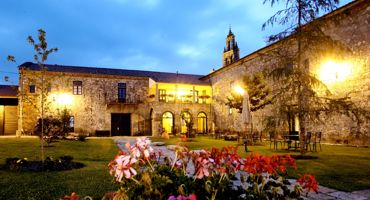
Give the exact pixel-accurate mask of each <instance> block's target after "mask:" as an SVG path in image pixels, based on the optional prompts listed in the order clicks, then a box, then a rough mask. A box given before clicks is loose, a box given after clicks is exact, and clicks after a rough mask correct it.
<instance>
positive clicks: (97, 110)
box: [19, 70, 211, 136]
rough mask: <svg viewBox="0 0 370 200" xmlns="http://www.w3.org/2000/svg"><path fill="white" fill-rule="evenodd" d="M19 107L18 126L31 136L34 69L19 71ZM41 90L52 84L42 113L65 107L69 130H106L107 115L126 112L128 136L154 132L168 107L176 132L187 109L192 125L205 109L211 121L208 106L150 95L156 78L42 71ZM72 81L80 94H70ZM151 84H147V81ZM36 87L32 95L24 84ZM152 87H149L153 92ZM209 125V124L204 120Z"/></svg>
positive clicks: (36, 100)
mask: <svg viewBox="0 0 370 200" xmlns="http://www.w3.org/2000/svg"><path fill="white" fill-rule="evenodd" d="M20 74H21V78H20V82H21V83H22V84H21V87H20V88H21V91H23V92H22V93H24V95H21V96H20V98H21V100H20V101H21V102H22V103H21V104H20V111H21V112H22V115H19V116H23V117H22V120H21V123H20V124H19V129H22V130H23V132H24V133H25V134H33V129H34V127H35V124H36V122H37V119H38V118H39V117H40V116H41V112H40V109H41V106H40V105H41V103H40V99H41V98H40V91H41V81H40V80H41V74H40V72H38V71H28V70H23V71H21V73H20ZM45 78H46V79H45V88H47V87H48V86H49V85H50V86H51V91H50V92H48V94H47V96H48V97H47V101H46V103H45V105H46V106H45V116H49V115H53V116H56V115H58V113H59V111H61V110H62V109H64V108H67V109H68V110H70V113H71V115H72V116H73V117H74V130H75V132H77V133H83V134H89V135H95V131H97V130H98V131H100V130H108V131H111V114H112V113H130V114H131V135H155V136H159V135H160V134H161V133H162V115H163V113H164V112H166V111H169V112H171V113H173V114H174V119H175V122H174V124H175V132H176V133H180V130H181V125H182V124H183V122H182V121H181V117H180V116H181V113H182V112H183V111H187V112H189V113H190V114H191V116H192V117H193V121H194V127H193V129H197V122H198V120H197V115H198V114H199V113H200V112H204V113H205V114H206V115H207V117H208V119H210V116H211V112H210V104H209V103H207V104H202V103H181V102H177V103H169V102H167V103H165V102H159V101H158V97H149V96H150V95H155V94H156V92H155V84H156V83H155V82H153V80H150V79H149V78H142V77H123V76H112V75H93V74H79V73H55V72H46V76H45ZM73 81H82V95H73ZM149 81H152V83H151V85H152V87H149V85H150V83H149ZM118 83H126V91H127V94H126V103H121V102H118ZM30 84H35V85H36V93H34V94H32V93H29V85H30ZM153 85H154V91H153ZM201 87H204V86H201ZM63 95H64V97H65V96H66V95H67V97H69V98H70V99H71V103H68V104H63V103H62V101H63V100H61V99H60V98H61V96H63ZM207 123H208V124H207V127H208V129H209V128H210V127H211V123H210V120H208V121H207Z"/></svg>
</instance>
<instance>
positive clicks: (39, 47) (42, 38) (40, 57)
mask: <svg viewBox="0 0 370 200" xmlns="http://www.w3.org/2000/svg"><path fill="white" fill-rule="evenodd" d="M37 39H38V41H37V42H35V40H34V38H33V37H32V36H28V37H27V41H28V43H29V44H30V45H31V46H32V47H33V48H34V50H35V54H34V55H33V59H34V61H35V62H36V64H37V65H38V66H39V67H40V68H41V74H40V77H39V82H40V84H41V88H40V89H41V92H40V95H41V96H40V108H39V109H37V110H38V111H39V112H40V118H41V160H42V161H44V160H45V152H44V142H43V140H44V118H45V107H46V98H47V94H48V85H47V81H46V80H45V73H46V71H47V70H48V69H47V67H46V66H45V61H46V60H47V59H48V56H49V55H50V54H52V53H54V52H56V51H58V49H57V48H49V49H48V44H47V41H46V32H45V31H44V30H43V29H39V30H38V37H37ZM8 61H10V62H15V57H14V56H12V55H9V56H8ZM21 95H22V96H23V97H24V96H25V95H23V94H21ZM31 103H33V105H34V106H35V107H37V105H38V104H37V102H32V100H31Z"/></svg>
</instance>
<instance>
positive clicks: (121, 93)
mask: <svg viewBox="0 0 370 200" xmlns="http://www.w3.org/2000/svg"><path fill="white" fill-rule="evenodd" d="M118 102H126V83H118Z"/></svg>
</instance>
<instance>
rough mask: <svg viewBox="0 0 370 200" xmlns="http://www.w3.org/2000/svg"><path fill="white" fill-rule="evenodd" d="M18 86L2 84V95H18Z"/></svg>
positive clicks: (0, 88) (0, 92)
mask: <svg viewBox="0 0 370 200" xmlns="http://www.w3.org/2000/svg"><path fill="white" fill-rule="evenodd" d="M17 91H18V86H16V85H0V97H17Z"/></svg>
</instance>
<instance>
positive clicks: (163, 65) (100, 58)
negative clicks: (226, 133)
mask: <svg viewBox="0 0 370 200" xmlns="http://www.w3.org/2000/svg"><path fill="white" fill-rule="evenodd" d="M262 2H263V0H186V1H185V0H62V1H58V0H32V1H30V0H1V6H0V24H1V26H0V46H1V49H0V76H1V81H0V84H18V76H17V65H19V64H22V63H24V62H27V61H31V62H33V54H34V52H33V48H32V47H31V46H30V45H29V44H28V43H27V41H26V38H27V36H28V35H32V36H33V37H37V30H38V29H39V28H42V29H44V30H45V31H46V33H47V41H48V45H49V47H57V48H59V51H58V52H56V53H55V54H52V55H50V57H49V59H48V61H47V62H46V63H48V64H61V65H73V66H88V67H105V68H121V69H136V70H149V71H163V72H176V71H178V72H179V73H190V74H203V75H205V74H208V73H209V72H210V71H211V70H212V68H214V69H218V68H220V67H221V65H222V62H221V58H222V51H223V48H224V46H225V38H226V35H227V33H228V29H229V26H230V25H231V28H232V31H233V33H234V34H235V36H236V41H237V42H238V45H239V48H240V56H241V57H244V56H245V55H247V54H249V53H252V52H254V51H256V50H258V49H259V48H261V47H263V46H265V45H266V43H265V39H266V37H267V36H268V35H271V34H272V33H277V32H279V29H281V28H278V27H269V28H268V29H267V30H265V31H262V30H261V25H262V24H263V22H265V21H266V20H267V19H268V18H269V17H270V16H272V15H273V13H275V12H276V11H277V10H278V9H279V7H274V8H271V6H270V4H265V5H263V4H262ZM348 2H350V0H342V1H341V3H340V6H341V5H344V4H347V3H348ZM280 8H281V6H280ZM7 55H14V56H15V57H16V60H17V64H13V63H9V62H8V61H6V57H7ZM4 76H9V77H10V82H8V83H5V82H4V81H3V78H2V77H4Z"/></svg>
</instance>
